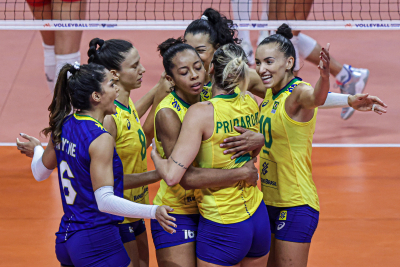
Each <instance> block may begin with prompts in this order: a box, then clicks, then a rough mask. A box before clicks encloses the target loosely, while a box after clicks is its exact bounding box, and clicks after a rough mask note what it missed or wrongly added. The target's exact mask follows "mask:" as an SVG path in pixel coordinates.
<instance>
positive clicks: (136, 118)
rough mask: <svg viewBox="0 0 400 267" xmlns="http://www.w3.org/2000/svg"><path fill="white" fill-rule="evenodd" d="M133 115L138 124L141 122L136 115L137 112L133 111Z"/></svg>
mask: <svg viewBox="0 0 400 267" xmlns="http://www.w3.org/2000/svg"><path fill="white" fill-rule="evenodd" d="M132 113H133V116H135V120H136V122H139V118H138V116H136V113H135V111H132Z"/></svg>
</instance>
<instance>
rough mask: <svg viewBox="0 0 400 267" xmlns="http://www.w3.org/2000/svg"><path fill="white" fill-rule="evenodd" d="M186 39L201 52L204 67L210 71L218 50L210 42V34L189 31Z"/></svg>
mask: <svg viewBox="0 0 400 267" xmlns="http://www.w3.org/2000/svg"><path fill="white" fill-rule="evenodd" d="M185 41H186V43H187V44H188V45H190V46H192V47H193V48H194V49H196V51H197V53H199V56H200V58H201V60H202V61H203V62H204V67H205V69H206V71H207V72H208V68H209V66H210V63H211V60H212V58H213V55H214V52H215V50H216V49H215V48H214V46H213V45H212V44H211V43H210V35H208V34H204V33H197V34H195V35H193V34H192V33H187V34H186V35H185Z"/></svg>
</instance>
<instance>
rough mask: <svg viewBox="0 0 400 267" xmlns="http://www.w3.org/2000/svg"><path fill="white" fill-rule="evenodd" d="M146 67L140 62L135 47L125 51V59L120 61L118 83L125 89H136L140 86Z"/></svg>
mask: <svg viewBox="0 0 400 267" xmlns="http://www.w3.org/2000/svg"><path fill="white" fill-rule="evenodd" d="M145 71H146V69H145V68H144V67H143V65H142V64H141V63H140V56H139V52H138V51H137V49H136V48H134V47H133V48H132V49H130V50H129V51H128V52H126V53H125V60H124V61H123V62H122V63H121V67H120V70H119V71H118V72H117V73H119V82H118V85H120V86H121V87H122V88H124V89H125V90H131V89H136V88H139V87H140V86H142V77H143V73H145Z"/></svg>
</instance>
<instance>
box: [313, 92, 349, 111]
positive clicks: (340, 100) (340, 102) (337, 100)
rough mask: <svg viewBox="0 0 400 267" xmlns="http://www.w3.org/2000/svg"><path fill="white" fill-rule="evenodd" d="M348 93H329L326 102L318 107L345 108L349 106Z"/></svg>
mask: <svg viewBox="0 0 400 267" xmlns="http://www.w3.org/2000/svg"><path fill="white" fill-rule="evenodd" d="M349 96H350V95H348V94H337V93H329V94H328V96H327V97H326V100H325V103H324V104H323V105H322V106H319V107H318V108H345V107H348V106H349V102H348V99H349Z"/></svg>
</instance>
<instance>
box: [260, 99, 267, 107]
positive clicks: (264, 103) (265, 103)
mask: <svg viewBox="0 0 400 267" xmlns="http://www.w3.org/2000/svg"><path fill="white" fill-rule="evenodd" d="M268 102H269V100H267V101H265V102H263V103H262V104H261V107H265V106H266V105H267V104H268Z"/></svg>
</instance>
